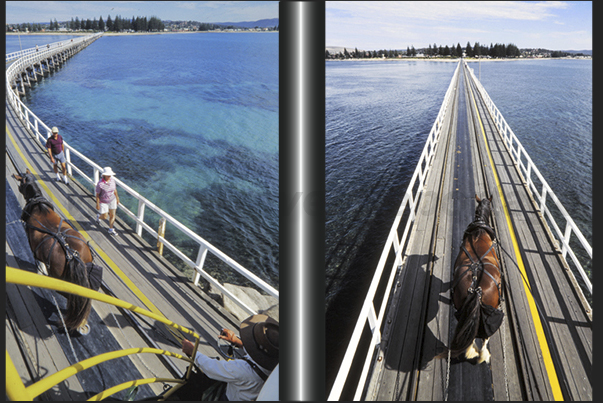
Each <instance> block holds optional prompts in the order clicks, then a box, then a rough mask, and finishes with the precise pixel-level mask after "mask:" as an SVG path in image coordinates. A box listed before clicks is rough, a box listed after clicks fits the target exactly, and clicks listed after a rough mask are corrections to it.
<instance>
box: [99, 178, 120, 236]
mask: <svg viewBox="0 0 603 403" xmlns="http://www.w3.org/2000/svg"><path fill="white" fill-rule="evenodd" d="M114 176H115V172H113V170H112V169H111V168H110V167H105V169H103V173H102V177H101V179H100V180H99V181H98V183H97V184H96V209H97V210H98V214H97V215H96V223H97V224H100V220H101V219H102V220H105V219H106V218H107V213H108V214H109V234H111V235H117V232H115V230H114V229H113V223H114V222H115V212H116V211H117V205H118V204H119V195H118V194H117V187H116V186H115V180H114V179H113V177H114Z"/></svg>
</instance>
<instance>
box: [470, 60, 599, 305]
mask: <svg viewBox="0 0 603 403" xmlns="http://www.w3.org/2000/svg"><path fill="white" fill-rule="evenodd" d="M467 69H468V70H469V72H470V74H471V78H472V79H473V81H474V82H475V84H476V86H477V88H478V89H479V91H480V93H481V95H482V98H483V99H484V101H485V103H486V106H487V107H488V110H489V111H490V115H491V116H492V119H494V122H495V123H496V126H497V128H498V131H499V133H500V134H501V136H502V138H503V140H504V142H505V144H506V146H507V148H508V150H509V153H510V154H511V158H513V161H514V162H515V165H516V166H517V168H518V169H519V171H520V173H521V174H522V176H523V178H524V180H525V181H526V183H527V184H528V189H529V190H530V192H531V193H532V197H533V198H534V200H537V201H538V203H539V205H538V207H539V208H540V211H541V213H542V214H543V216H545V217H547V218H548V219H549V221H550V223H551V225H552V227H553V230H554V234H556V235H557V237H558V238H559V240H561V253H562V255H563V258H565V259H566V256H567V254H568V253H569V255H570V257H571V259H572V262H573V263H574V265H576V267H577V268H578V272H579V273H580V276H581V277H582V280H584V283H585V284H586V287H587V288H588V291H589V292H590V293H591V295H592V292H593V286H592V283H591V281H590V279H589V278H588V275H587V274H586V271H585V270H584V268H583V267H582V264H581V263H580V261H579V260H578V257H577V256H576V254H575V252H574V251H573V250H572V247H571V246H570V244H569V242H570V237H571V236H572V234H575V235H576V238H577V239H578V241H579V243H580V245H581V246H582V247H583V248H584V251H586V253H587V254H588V256H589V257H590V258H591V259H592V258H593V248H592V246H591V245H590V244H589V243H588V241H587V240H586V238H585V237H584V235H582V231H580V229H579V228H578V226H577V225H576V223H575V222H574V220H573V219H572V218H571V217H570V215H569V214H568V212H567V210H566V209H565V208H564V207H563V205H562V204H561V202H560V201H559V199H558V198H557V196H556V195H555V193H554V192H553V189H551V187H550V186H549V184H548V183H547V181H546V180H545V179H544V177H543V176H542V174H541V173H540V171H539V170H538V168H536V165H535V164H534V162H533V161H532V159H531V158H530V156H529V155H528V153H527V152H526V150H525V148H523V146H522V145H521V143H520V142H519V139H518V138H517V136H515V133H513V130H511V128H510V127H509V125H508V124H507V122H506V121H505V118H504V117H503V115H502V114H501V113H500V111H499V110H498V108H497V107H496V105H494V102H492V99H490V96H489V95H488V93H487V92H486V90H485V89H484V87H483V86H482V84H481V83H480V82H479V80H478V79H477V78H476V77H475V74H474V72H473V69H471V68H469V67H468V68H467ZM524 161H525V162H524ZM532 175H534V176H535V177H536V178H538V181H539V182H540V184H541V186H540V189H538V187H537V185H536V184H535V183H534V179H533V176H532ZM547 196H549V197H547ZM549 200H552V202H553V203H554V205H555V206H556V207H557V209H558V210H559V212H560V213H561V216H562V217H563V219H564V220H565V228H564V231H562V230H561V226H560V225H559V224H557V220H556V219H555V217H554V216H553V214H552V213H551V210H550V208H549V207H548V206H547V201H549ZM549 204H550V203H549Z"/></svg>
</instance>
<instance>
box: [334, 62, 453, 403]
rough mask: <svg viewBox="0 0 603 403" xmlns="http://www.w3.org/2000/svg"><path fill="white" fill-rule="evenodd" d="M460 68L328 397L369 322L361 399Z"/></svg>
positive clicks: (337, 391) (338, 386)
mask: <svg viewBox="0 0 603 403" xmlns="http://www.w3.org/2000/svg"><path fill="white" fill-rule="evenodd" d="M459 71H460V63H459V64H458V65H457V67H456V70H455V71H454V75H453V77H452V80H451V81H450V85H449V86H448V90H447V91H446V95H445V96H444V101H443V102H442V106H441V107H440V111H439V113H438V116H437V117H436V120H435V122H434V124H433V126H432V128H431V131H430V132H429V136H428V137H427V142H426V143H425V147H424V148H423V152H422V153H421V157H420V158H419V162H418V163H417V167H416V169H415V172H414V174H413V176H412V179H411V180H410V184H409V185H408V188H407V190H406V193H405V194H404V198H403V200H402V204H401V205H400V208H399V209H398V213H397V214H396V218H395V220H394V223H393V225H392V227H391V229H390V231H389V235H388V237H387V241H386V243H385V247H384V248H383V252H382V253H381V257H380V259H379V263H378V264H377V269H376V270H375V274H374V275H373V279H372V280H371V284H370V286H369V290H368V292H367V295H366V297H365V299H364V304H363V305H362V309H361V310H360V315H359V317H358V320H357V322H356V326H355V327H354V331H353V333H352V338H351V339H350V342H349V344H348V348H347V350H346V353H345V355H344V357H343V361H342V363H341V366H340V368H339V372H338V373H337V377H336V378H335V382H334V383H333V387H332V388H331V392H330V394H329V398H328V400H339V398H340V396H341V392H342V391H343V388H344V386H345V383H346V381H347V377H348V374H349V372H350V368H351V366H352V361H353V360H354V358H355V357H356V354H357V349H358V345H359V343H360V338H361V336H362V332H363V330H364V328H365V326H366V324H367V323H368V325H369V328H370V329H371V333H372V337H371V341H370V345H369V347H368V354H367V355H366V358H365V361H364V366H363V368H362V373H361V375H360V380H359V381H358V383H357V388H356V393H355V395H354V400H359V399H360V397H361V395H362V391H363V390H364V387H365V382H366V378H367V376H368V372H369V369H370V366H371V359H372V357H373V352H374V350H375V347H376V346H377V345H378V344H379V343H380V342H381V332H380V330H379V329H380V328H381V324H382V322H383V318H384V316H385V311H386V308H387V302H388V299H389V295H390V292H391V290H392V284H393V282H394V278H395V275H396V272H397V271H396V267H398V266H399V265H401V264H402V254H403V251H404V248H405V245H406V241H407V237H408V234H409V232H410V228H411V224H412V223H413V221H414V219H415V214H416V209H417V206H418V204H419V202H420V200H421V196H422V194H423V192H424V191H425V186H424V184H425V178H426V177H427V174H428V173H429V170H430V168H431V163H432V159H433V156H434V155H435V151H436V146H437V144H438V141H439V139H440V133H441V131H442V126H443V124H444V118H445V116H446V113H447V112H448V109H449V108H448V106H449V105H450V102H451V100H452V97H453V96H454V94H455V86H456V82H457V79H458V75H459ZM417 181H418V182H417ZM415 188H416V190H414V192H415V193H413V189H415ZM406 213H408V216H407V218H406V220H405V222H404V223H403V222H402V218H403V216H404V215H405V214H406ZM402 225H404V232H403V234H402V238H401V239H398V229H399V228H400V227H401V226H402ZM392 248H393V250H394V252H395V259H394V262H393V263H392V267H391V271H390V276H389V278H388V279H387V283H386V285H385V292H384V295H383V297H382V299H381V301H382V302H381V306H380V307H378V308H377V309H378V310H379V314H378V315H377V313H376V307H375V297H376V294H377V289H378V288H380V286H382V284H381V277H382V275H383V272H384V269H385V264H386V261H387V260H388V256H389V254H390V252H391V250H392Z"/></svg>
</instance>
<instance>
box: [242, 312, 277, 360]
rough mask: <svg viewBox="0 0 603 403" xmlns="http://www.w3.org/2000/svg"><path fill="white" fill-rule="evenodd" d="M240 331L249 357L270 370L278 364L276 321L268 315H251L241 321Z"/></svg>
mask: <svg viewBox="0 0 603 403" xmlns="http://www.w3.org/2000/svg"><path fill="white" fill-rule="evenodd" d="M240 333H241V341H242V342H243V346H244V347H245V350H246V351H247V353H249V355H250V356H251V358H252V359H253V360H254V361H255V362H256V363H258V365H260V366H262V367H264V368H266V369H267V370H270V371H272V370H273V369H274V367H276V364H278V335H279V325H278V322H277V321H276V320H274V319H272V318H271V317H269V316H268V315H253V316H250V317H249V318H247V319H245V320H244V321H243V323H241V331H240Z"/></svg>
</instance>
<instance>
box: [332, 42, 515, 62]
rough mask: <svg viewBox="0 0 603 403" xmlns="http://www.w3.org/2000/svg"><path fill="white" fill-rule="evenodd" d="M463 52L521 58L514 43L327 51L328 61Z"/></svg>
mask: <svg viewBox="0 0 603 403" xmlns="http://www.w3.org/2000/svg"><path fill="white" fill-rule="evenodd" d="M463 52H465V56H466V57H476V56H490V57H492V58H503V57H519V56H520V55H521V52H520V50H519V48H518V47H517V46H515V45H514V44H512V43H509V44H508V45H504V44H499V43H497V44H496V45H493V44H490V46H489V47H488V46H483V45H481V44H480V43H479V42H475V43H474V45H473V46H471V43H470V42H467V45H466V46H465V47H464V48H463V47H461V44H460V43H457V45H456V46H455V45H452V46H448V45H439V46H438V45H437V44H436V43H434V44H433V46H432V45H431V44H430V45H429V46H428V47H427V48H423V49H420V50H417V49H415V47H414V46H409V47H407V48H406V52H404V51H403V50H391V49H390V50H385V49H380V50H364V51H358V48H355V49H354V50H353V51H348V50H347V49H346V48H344V50H343V52H340V53H336V54H331V53H330V52H329V51H328V50H326V51H325V58H326V59H370V58H382V57H385V58H396V57H400V56H407V57H413V56H417V55H418V54H419V53H422V54H423V55H425V56H426V57H461V56H463Z"/></svg>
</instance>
